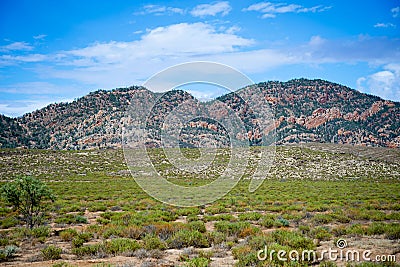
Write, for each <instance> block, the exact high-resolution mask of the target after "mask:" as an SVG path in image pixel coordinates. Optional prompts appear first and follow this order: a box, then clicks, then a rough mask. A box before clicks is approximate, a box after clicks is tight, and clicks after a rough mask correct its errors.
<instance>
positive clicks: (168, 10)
mask: <svg viewBox="0 0 400 267" xmlns="http://www.w3.org/2000/svg"><path fill="white" fill-rule="evenodd" d="M184 13H185V10H184V9H182V8H177V7H170V6H161V5H145V6H143V10H142V11H140V12H136V13H135V15H146V14H153V15H156V16H160V15H172V14H181V15H182V14H184Z"/></svg>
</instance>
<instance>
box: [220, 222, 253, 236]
mask: <svg viewBox="0 0 400 267" xmlns="http://www.w3.org/2000/svg"><path fill="white" fill-rule="evenodd" d="M214 226H215V229H216V230H217V231H219V232H222V233H225V234H227V235H228V236H237V235H239V234H240V233H241V232H242V230H243V229H245V228H248V227H250V223H249V222H225V221H221V222H216V223H215V225H214Z"/></svg>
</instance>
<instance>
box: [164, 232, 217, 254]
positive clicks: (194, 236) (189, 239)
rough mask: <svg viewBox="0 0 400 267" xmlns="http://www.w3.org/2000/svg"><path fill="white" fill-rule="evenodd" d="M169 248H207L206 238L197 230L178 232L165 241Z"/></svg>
mask: <svg viewBox="0 0 400 267" xmlns="http://www.w3.org/2000/svg"><path fill="white" fill-rule="evenodd" d="M167 244H168V247H169V248H177V249H180V248H184V247H190V246H193V247H197V248H204V247H209V246H210V244H209V241H208V240H207V238H206V237H205V236H204V235H203V234H202V233H200V232H199V231H197V230H194V231H191V230H180V231H178V232H176V233H175V234H174V235H173V236H172V237H171V238H169V239H168V240H167Z"/></svg>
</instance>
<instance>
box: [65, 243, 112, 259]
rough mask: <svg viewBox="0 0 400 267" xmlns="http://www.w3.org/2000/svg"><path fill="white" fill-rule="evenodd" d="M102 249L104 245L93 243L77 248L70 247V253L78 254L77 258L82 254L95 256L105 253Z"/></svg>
mask: <svg viewBox="0 0 400 267" xmlns="http://www.w3.org/2000/svg"><path fill="white" fill-rule="evenodd" d="M104 251H105V247H104V245H103V244H93V245H86V246H82V247H78V248H72V253H73V254H75V255H76V256H78V257H79V258H81V257H83V256H96V255H99V254H102V253H105V252H104Z"/></svg>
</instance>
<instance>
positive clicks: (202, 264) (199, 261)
mask: <svg viewBox="0 0 400 267" xmlns="http://www.w3.org/2000/svg"><path fill="white" fill-rule="evenodd" d="M209 264H210V259H207V258H203V257H196V258H193V259H190V260H189V261H188V262H186V264H185V266H187V267H208V266H209Z"/></svg>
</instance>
